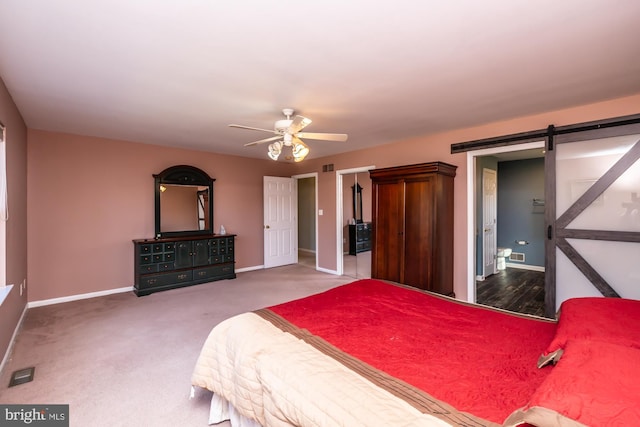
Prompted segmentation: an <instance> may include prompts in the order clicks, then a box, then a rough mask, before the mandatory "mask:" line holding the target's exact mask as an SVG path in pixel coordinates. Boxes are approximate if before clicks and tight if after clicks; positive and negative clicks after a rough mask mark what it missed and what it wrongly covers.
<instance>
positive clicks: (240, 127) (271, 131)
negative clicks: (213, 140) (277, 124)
mask: <svg viewBox="0 0 640 427" xmlns="http://www.w3.org/2000/svg"><path fill="white" fill-rule="evenodd" d="M229 127H230V128H238V129H249V130H260V131H262V132H269V133H278V132H276V131H275V130H273V129H262V128H254V127H251V126H243V125H234V124H231V125H229Z"/></svg>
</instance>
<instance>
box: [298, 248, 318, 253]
mask: <svg viewBox="0 0 640 427" xmlns="http://www.w3.org/2000/svg"><path fill="white" fill-rule="evenodd" d="M298 252H306V253H309V254H315V253H316V251H314V250H313V249H305V248H298Z"/></svg>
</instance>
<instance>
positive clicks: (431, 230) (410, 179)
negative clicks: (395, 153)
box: [369, 162, 456, 296]
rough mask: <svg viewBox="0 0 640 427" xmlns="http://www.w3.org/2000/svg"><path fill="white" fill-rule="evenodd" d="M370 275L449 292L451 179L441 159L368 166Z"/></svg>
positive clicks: (450, 171) (452, 169) (449, 169)
mask: <svg viewBox="0 0 640 427" xmlns="http://www.w3.org/2000/svg"><path fill="white" fill-rule="evenodd" d="M369 174H370V176H371V181H372V188H373V189H372V191H373V194H372V199H373V200H372V203H373V212H372V215H373V216H372V219H373V221H372V222H373V229H372V254H371V276H372V277H373V278H377V279H384V280H391V281H394V282H398V283H404V284H407V285H410V286H414V287H416V288H420V289H425V290H429V291H433V292H438V293H441V294H444V295H450V296H453V181H454V177H455V174H456V166H453V165H449V164H447V163H442V162H432V163H422V164H416V165H408V166H398V167H391V168H382V169H374V170H371V171H370V172H369Z"/></svg>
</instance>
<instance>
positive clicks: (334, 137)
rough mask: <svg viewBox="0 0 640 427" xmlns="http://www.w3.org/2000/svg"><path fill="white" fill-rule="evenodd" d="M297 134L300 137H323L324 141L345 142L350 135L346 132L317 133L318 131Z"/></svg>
mask: <svg viewBox="0 0 640 427" xmlns="http://www.w3.org/2000/svg"><path fill="white" fill-rule="evenodd" d="M296 136H298V137H299V138H307V139H321V140H324V141H338V142H344V141H346V140H347V138H348V137H349V135H347V134H346V133H316V132H298V133H297V134H296Z"/></svg>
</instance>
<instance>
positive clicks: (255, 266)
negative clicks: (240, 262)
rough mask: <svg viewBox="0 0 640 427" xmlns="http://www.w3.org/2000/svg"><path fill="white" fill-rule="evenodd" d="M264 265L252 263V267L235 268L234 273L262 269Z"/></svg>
mask: <svg viewBox="0 0 640 427" xmlns="http://www.w3.org/2000/svg"><path fill="white" fill-rule="evenodd" d="M262 269H264V265H254V266H253V267H245V268H238V269H236V273H245V272H247V271H254V270H262Z"/></svg>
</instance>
